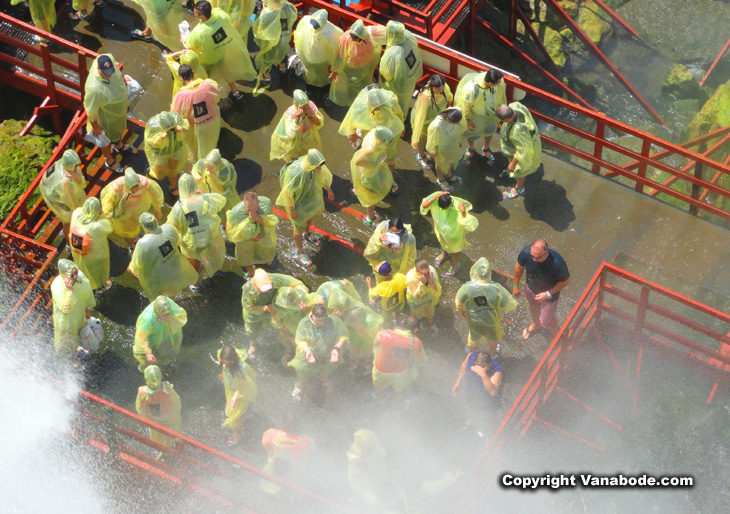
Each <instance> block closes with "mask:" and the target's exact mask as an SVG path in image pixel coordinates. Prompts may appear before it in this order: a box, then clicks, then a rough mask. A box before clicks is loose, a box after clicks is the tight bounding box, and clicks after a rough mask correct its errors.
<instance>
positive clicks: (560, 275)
mask: <svg viewBox="0 0 730 514" xmlns="http://www.w3.org/2000/svg"><path fill="white" fill-rule="evenodd" d="M531 246H532V245H528V246H525V247H524V248H523V249H522V251H521V252H520V255H518V256H517V263H518V264H519V265H520V266H522V267H523V268H525V275H526V280H527V286H528V287H529V288H530V291H532V292H533V293H535V294H538V293H542V292H544V291H547V290H548V289H551V288H552V287H553V286H554V285H555V284H557V283H558V282H565V281H566V280H568V278H570V272H569V271H568V265H567V264H566V263H565V261H564V260H563V258H562V257H561V256H560V254H559V253H558V252H556V251H555V250H548V253H549V255H548V256H547V259H545V260H544V261H542V262H535V261H534V260H533V259H532V255H531V254H530V248H531ZM558 298H560V292H557V293H555V294H554V295H553V297H552V299H550V300H548V302H557V301H558Z"/></svg>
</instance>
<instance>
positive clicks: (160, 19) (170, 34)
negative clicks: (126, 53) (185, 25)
mask: <svg viewBox="0 0 730 514" xmlns="http://www.w3.org/2000/svg"><path fill="white" fill-rule="evenodd" d="M132 1H133V2H134V3H135V4H137V5H139V6H140V7H141V8H142V10H143V11H144V17H145V24H146V25H145V28H144V30H139V29H132V30H130V31H129V35H130V36H131V37H133V38H135V39H141V40H142V41H147V42H151V41H152V39H153V38H154V39H156V40H157V41H159V42H160V43H162V45H163V46H166V47H167V48H169V49H170V50H180V49H181V48H182V43H181V42H180V32H179V30H178V25H179V24H180V22H181V21H182V4H181V3H180V2H175V1H170V0H132Z"/></svg>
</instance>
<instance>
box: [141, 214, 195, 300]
mask: <svg viewBox="0 0 730 514" xmlns="http://www.w3.org/2000/svg"><path fill="white" fill-rule="evenodd" d="M139 223H140V224H141V225H142V228H143V229H144V231H145V235H144V236H143V237H142V238H141V239H140V240H139V242H138V243H137V246H136V247H135V248H134V253H133V254H132V262H130V264H129V267H128V268H127V269H128V270H129V272H130V273H131V274H132V275H134V276H135V277H137V278H138V279H139V283H140V284H141V285H142V289H143V290H144V292H145V294H146V295H147V298H149V299H150V300H152V299H153V298H156V297H157V296H158V295H165V296H177V295H179V294H180V293H181V292H182V290H183V289H185V288H186V287H188V286H191V285H193V284H195V282H196V281H197V280H198V273H197V272H196V271H195V268H193V266H192V265H191V264H190V262H189V261H188V260H187V259H186V258H185V257H184V256H183V254H182V253H180V234H178V232H177V230H175V227H173V226H172V225H170V224H169V223H165V224H164V225H162V226H159V225H158V224H157V220H156V219H155V217H154V216H152V215H151V214H150V213H149V212H145V213H142V215H140V217H139Z"/></svg>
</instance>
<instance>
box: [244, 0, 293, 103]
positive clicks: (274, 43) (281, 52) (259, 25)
mask: <svg viewBox="0 0 730 514" xmlns="http://www.w3.org/2000/svg"><path fill="white" fill-rule="evenodd" d="M263 6H264V8H263V10H262V11H261V13H259V15H258V17H257V18H256V20H255V21H254V22H253V40H254V42H255V43H256V44H257V45H258V47H259V53H258V54H256V58H255V62H256V67H257V68H258V70H259V76H258V79H257V81H256V90H258V91H259V93H260V92H261V90H260V89H259V84H261V85H263V87H264V88H267V87H269V86H270V85H271V73H270V71H271V68H272V67H273V66H278V67H279V72H280V73H283V72H285V71H286V65H285V64H284V63H283V61H284V59H286V54H287V52H288V51H289V42H290V41H291V36H292V30H293V29H294V23H296V21H297V8H296V7H294V5H292V4H291V3H289V2H287V1H286V0H264V2H263ZM256 90H254V95H256V94H257V91H256Z"/></svg>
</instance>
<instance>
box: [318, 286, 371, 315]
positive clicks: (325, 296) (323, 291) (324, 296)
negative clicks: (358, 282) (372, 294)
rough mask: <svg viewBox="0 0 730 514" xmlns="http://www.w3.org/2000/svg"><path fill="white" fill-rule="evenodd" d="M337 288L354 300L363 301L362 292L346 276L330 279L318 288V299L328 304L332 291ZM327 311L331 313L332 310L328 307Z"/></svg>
mask: <svg viewBox="0 0 730 514" xmlns="http://www.w3.org/2000/svg"><path fill="white" fill-rule="evenodd" d="M335 290H338V291H342V292H343V293H345V294H347V295H348V296H350V297H352V299H353V300H356V301H358V302H362V298H360V293H358V292H357V289H355V286H354V285H352V282H350V281H349V280H347V279H344V278H342V279H340V280H330V281H328V282H325V283H324V284H322V285H320V286H319V287H318V288H317V295H316V297H317V301H318V302H320V303H324V304H325V306H326V305H327V303H328V302H329V300H330V298H331V297H332V292H333V291H335ZM327 312H328V313H329V314H331V313H332V310H330V309H329V307H328V308H327Z"/></svg>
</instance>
